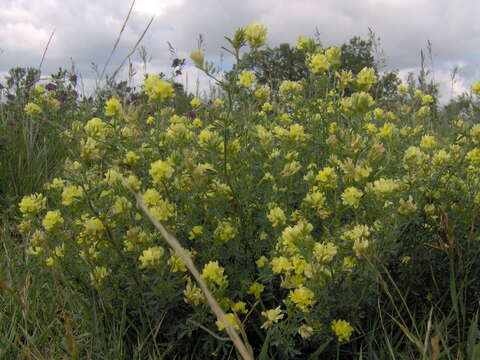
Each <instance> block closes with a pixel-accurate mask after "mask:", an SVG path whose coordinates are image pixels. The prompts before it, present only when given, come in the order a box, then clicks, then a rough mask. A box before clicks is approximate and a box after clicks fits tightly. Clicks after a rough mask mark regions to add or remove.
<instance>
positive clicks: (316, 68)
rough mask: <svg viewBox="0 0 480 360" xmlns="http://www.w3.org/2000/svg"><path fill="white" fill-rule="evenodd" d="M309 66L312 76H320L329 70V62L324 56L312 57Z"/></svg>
mask: <svg viewBox="0 0 480 360" xmlns="http://www.w3.org/2000/svg"><path fill="white" fill-rule="evenodd" d="M309 66H310V69H311V70H312V72H313V73H314V74H320V73H323V72H325V71H327V70H328V69H330V62H329V61H328V58H327V56H326V55H323V54H317V55H314V56H312V58H311V60H310V63H309Z"/></svg>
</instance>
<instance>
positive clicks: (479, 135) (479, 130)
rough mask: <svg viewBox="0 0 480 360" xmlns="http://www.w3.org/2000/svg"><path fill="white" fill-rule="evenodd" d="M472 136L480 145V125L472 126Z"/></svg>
mask: <svg viewBox="0 0 480 360" xmlns="http://www.w3.org/2000/svg"><path fill="white" fill-rule="evenodd" d="M470 135H471V136H472V138H473V140H474V141H475V142H476V143H480V124H476V125H474V126H472V128H471V129H470Z"/></svg>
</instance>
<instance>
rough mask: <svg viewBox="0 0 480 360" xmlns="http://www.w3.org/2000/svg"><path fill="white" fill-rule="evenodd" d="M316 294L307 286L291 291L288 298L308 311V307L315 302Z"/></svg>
mask: <svg viewBox="0 0 480 360" xmlns="http://www.w3.org/2000/svg"><path fill="white" fill-rule="evenodd" d="M314 297H315V294H314V293H313V291H312V290H310V289H309V288H307V287H305V286H300V287H299V288H297V289H295V290H292V291H290V293H289V294H288V298H289V299H290V300H291V301H292V302H293V303H294V304H295V305H296V306H297V307H298V308H299V309H301V310H302V311H304V312H308V309H309V308H310V307H311V306H312V305H313V304H315V299H314Z"/></svg>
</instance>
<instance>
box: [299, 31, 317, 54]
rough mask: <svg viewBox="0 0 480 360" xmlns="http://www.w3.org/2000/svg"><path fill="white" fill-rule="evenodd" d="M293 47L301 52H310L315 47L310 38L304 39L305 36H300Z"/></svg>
mask: <svg viewBox="0 0 480 360" xmlns="http://www.w3.org/2000/svg"><path fill="white" fill-rule="evenodd" d="M295 47H296V48H297V49H298V50H301V51H311V50H313V49H315V47H316V45H315V40H314V39H312V38H306V37H305V36H302V35H300V36H299V37H298V41H297V44H296V46H295Z"/></svg>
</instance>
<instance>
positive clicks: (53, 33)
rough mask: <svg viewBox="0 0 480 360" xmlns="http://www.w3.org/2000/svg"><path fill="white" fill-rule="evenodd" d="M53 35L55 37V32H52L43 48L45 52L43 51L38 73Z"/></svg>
mask: <svg viewBox="0 0 480 360" xmlns="http://www.w3.org/2000/svg"><path fill="white" fill-rule="evenodd" d="M53 35H55V30H53V31H52V33H51V34H50V37H49V38H48V42H47V46H45V50H43V55H42V60H40V64H39V65H38V71H39V72H41V70H42V65H43V61H44V60H45V55H47V51H48V47H49V46H50V42H51V41H52V39H53Z"/></svg>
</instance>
